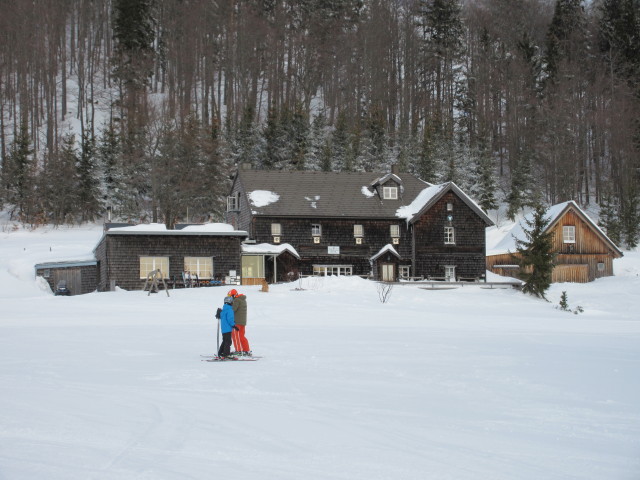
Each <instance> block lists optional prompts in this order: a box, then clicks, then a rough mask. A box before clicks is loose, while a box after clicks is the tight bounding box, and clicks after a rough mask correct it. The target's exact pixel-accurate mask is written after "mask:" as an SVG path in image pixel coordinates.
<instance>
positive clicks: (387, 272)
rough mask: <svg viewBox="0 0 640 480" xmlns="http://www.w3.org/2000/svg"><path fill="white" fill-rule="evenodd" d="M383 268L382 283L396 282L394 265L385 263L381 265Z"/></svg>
mask: <svg viewBox="0 0 640 480" xmlns="http://www.w3.org/2000/svg"><path fill="white" fill-rule="evenodd" d="M380 267H381V268H382V281H383V282H395V281H396V275H395V265H394V264H393V263H383V264H382V265H380Z"/></svg>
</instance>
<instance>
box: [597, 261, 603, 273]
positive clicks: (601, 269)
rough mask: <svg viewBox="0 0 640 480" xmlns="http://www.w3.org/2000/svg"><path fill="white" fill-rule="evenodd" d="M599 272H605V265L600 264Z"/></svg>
mask: <svg viewBox="0 0 640 480" xmlns="http://www.w3.org/2000/svg"><path fill="white" fill-rule="evenodd" d="M598 271H599V272H604V263H602V262H598Z"/></svg>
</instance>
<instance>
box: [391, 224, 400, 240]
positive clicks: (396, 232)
mask: <svg viewBox="0 0 640 480" xmlns="http://www.w3.org/2000/svg"><path fill="white" fill-rule="evenodd" d="M390 233H391V236H392V237H394V238H397V237H400V225H391V227H390Z"/></svg>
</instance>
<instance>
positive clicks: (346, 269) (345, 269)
mask: <svg viewBox="0 0 640 480" xmlns="http://www.w3.org/2000/svg"><path fill="white" fill-rule="evenodd" d="M313 274H314V275H316V276H323V277H326V276H328V275H352V274H353V266H351V265H314V266H313Z"/></svg>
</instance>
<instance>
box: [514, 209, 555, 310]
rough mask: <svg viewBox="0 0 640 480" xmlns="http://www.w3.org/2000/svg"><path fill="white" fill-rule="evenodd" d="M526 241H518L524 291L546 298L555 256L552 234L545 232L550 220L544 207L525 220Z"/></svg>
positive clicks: (517, 247) (517, 246)
mask: <svg viewBox="0 0 640 480" xmlns="http://www.w3.org/2000/svg"><path fill="white" fill-rule="evenodd" d="M525 224H526V228H524V233H525V236H526V239H524V240H523V239H516V249H517V251H518V254H519V258H518V264H519V266H520V272H521V273H520V275H521V277H522V279H523V280H524V281H525V284H524V286H523V287H522V291H523V292H524V293H529V294H531V295H535V296H536V297H540V298H546V297H545V292H546V291H547V290H548V288H549V286H550V285H551V275H552V273H553V267H554V260H555V255H554V254H553V252H552V247H553V244H552V234H551V233H550V232H545V229H546V228H547V225H548V224H549V220H548V219H547V218H546V210H545V208H544V207H543V206H542V205H538V206H536V208H535V210H534V212H533V216H532V217H531V218H530V219H527V220H525Z"/></svg>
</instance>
